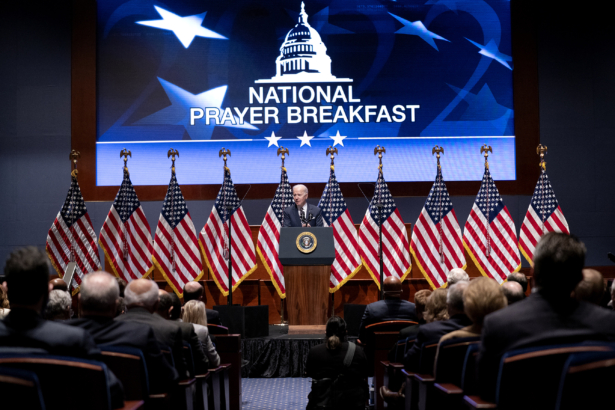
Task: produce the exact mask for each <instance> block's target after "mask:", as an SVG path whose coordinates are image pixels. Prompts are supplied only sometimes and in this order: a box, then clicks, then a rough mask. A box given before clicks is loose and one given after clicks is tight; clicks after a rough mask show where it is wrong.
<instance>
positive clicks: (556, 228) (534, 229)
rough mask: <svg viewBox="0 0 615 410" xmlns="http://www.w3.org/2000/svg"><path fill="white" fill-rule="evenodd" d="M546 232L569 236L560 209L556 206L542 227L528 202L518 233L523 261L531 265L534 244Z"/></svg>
mask: <svg viewBox="0 0 615 410" xmlns="http://www.w3.org/2000/svg"><path fill="white" fill-rule="evenodd" d="M547 232H563V233H566V234H570V228H569V227H568V222H567V221H566V218H564V214H563V213H562V209H561V208H560V207H559V206H558V207H557V209H556V210H555V211H554V212H553V213H551V215H549V217H548V218H547V219H546V220H545V223H544V226H543V224H542V220H541V218H540V215H538V213H537V212H536V211H535V210H534V207H533V206H532V203H531V202H530V206H529V208H528V210H527V212H526V214H525V219H523V224H522V225H521V231H520V232H519V249H520V250H521V253H523V256H525V259H527V261H528V262H529V263H530V264H532V265H533V262H532V260H533V259H534V251H535V250H536V244H537V243H538V240H539V239H540V237H541V236H542V235H544V234H545V233H547Z"/></svg>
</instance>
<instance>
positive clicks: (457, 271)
mask: <svg viewBox="0 0 615 410" xmlns="http://www.w3.org/2000/svg"><path fill="white" fill-rule="evenodd" d="M446 281H447V282H448V286H453V285H454V284H455V283H459V282H469V281H470V276H468V274H467V272H466V271H465V270H463V269H461V268H453V269H451V270H450V272H449V273H448V275H446Z"/></svg>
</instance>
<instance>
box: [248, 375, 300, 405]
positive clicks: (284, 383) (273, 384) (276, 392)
mask: <svg viewBox="0 0 615 410" xmlns="http://www.w3.org/2000/svg"><path fill="white" fill-rule="evenodd" d="M241 383H242V390H243V395H242V396H243V397H242V407H243V410H304V409H305V406H307V402H308V400H307V396H308V393H309V392H310V390H311V388H312V387H311V386H312V385H311V383H312V379H310V378H301V377H285V378H273V379H243V380H242V381H241Z"/></svg>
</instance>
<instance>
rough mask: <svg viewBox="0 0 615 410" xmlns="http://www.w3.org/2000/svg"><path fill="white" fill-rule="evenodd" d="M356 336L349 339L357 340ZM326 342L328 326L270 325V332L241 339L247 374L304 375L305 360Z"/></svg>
mask: <svg viewBox="0 0 615 410" xmlns="http://www.w3.org/2000/svg"><path fill="white" fill-rule="evenodd" d="M356 339H357V338H356V337H350V338H349V340H351V341H356ZM324 342H325V326H324V325H318V326H276V325H269V336H268V337H258V338H251V339H243V340H242V341H241V349H242V352H243V359H244V360H247V361H248V363H247V364H246V365H244V366H243V368H242V369H241V376H242V377H244V378H257V377H266V378H271V377H304V373H305V361H306V359H307V355H308V352H309V351H310V349H311V348H312V347H313V346H316V345H319V344H321V343H324Z"/></svg>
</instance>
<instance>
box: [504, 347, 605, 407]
mask: <svg viewBox="0 0 615 410" xmlns="http://www.w3.org/2000/svg"><path fill="white" fill-rule="evenodd" d="M611 350H613V349H612V348H611V346H609V345H598V344H594V345H585V344H572V345H571V344H562V345H552V346H541V347H533V348H528V349H519V350H513V351H510V352H507V353H505V354H504V355H503V356H502V360H501V361H500V370H499V374H498V380H497V388H496V403H497V404H498V408H502V409H520V408H523V409H524V410H530V409H546V408H554V407H555V402H556V400H557V393H558V390H559V382H560V377H561V374H562V369H563V368H564V364H565V363H566V361H567V360H568V357H569V356H570V355H571V354H573V353H582V352H601V351H602V352H604V351H611ZM519 380H523V384H524V386H526V389H525V391H524V394H519V386H518V383H519ZM528 398H531V400H528Z"/></svg>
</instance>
